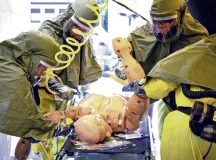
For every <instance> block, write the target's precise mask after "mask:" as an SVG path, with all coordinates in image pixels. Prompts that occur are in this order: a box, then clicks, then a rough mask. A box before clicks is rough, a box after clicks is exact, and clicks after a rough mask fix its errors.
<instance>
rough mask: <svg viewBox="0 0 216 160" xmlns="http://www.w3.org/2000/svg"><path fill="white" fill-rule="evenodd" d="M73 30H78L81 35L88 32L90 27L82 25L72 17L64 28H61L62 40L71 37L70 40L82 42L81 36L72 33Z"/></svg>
mask: <svg viewBox="0 0 216 160" xmlns="http://www.w3.org/2000/svg"><path fill="white" fill-rule="evenodd" d="M74 29H78V30H80V31H81V32H83V33H87V32H89V31H90V27H88V26H85V25H83V24H82V23H80V22H79V21H78V20H77V19H76V18H75V17H72V18H71V19H70V20H68V21H67V23H66V24H65V25H64V28H63V32H64V33H63V34H64V35H63V36H64V38H65V39H66V38H67V37H72V38H74V39H76V40H77V41H78V42H82V41H83V36H81V35H79V34H76V33H74Z"/></svg>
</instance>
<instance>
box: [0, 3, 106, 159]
mask: <svg viewBox="0 0 216 160" xmlns="http://www.w3.org/2000/svg"><path fill="white" fill-rule="evenodd" d="M86 4H87V5H91V6H96V7H97V3H96V2H95V1H94V0H83V1H79V0H77V1H74V3H73V4H71V5H69V7H68V9H67V10H66V11H65V12H64V14H62V15H60V16H59V17H58V18H57V19H56V20H55V21H53V22H52V21H46V22H45V23H47V24H46V25H45V24H43V25H42V26H41V28H40V29H39V30H38V31H28V32H23V33H21V34H19V35H18V36H17V37H15V38H12V39H9V40H5V41H3V42H1V43H0V60H1V64H0V68H1V69H0V85H1V86H2V87H1V88H0V132H2V133H5V134H9V135H13V136H17V137H23V138H22V139H20V141H19V142H18V147H17V148H16V153H20V152H19V151H21V152H22V151H23V153H24V152H26V155H27V154H28V153H27V152H29V150H28V149H27V150H25V147H22V144H27V145H28V144H29V143H30V142H32V141H35V140H36V141H43V140H47V139H50V138H52V137H53V136H57V135H58V132H59V131H61V129H62V128H60V130H59V125H58V123H54V122H51V121H50V120H49V119H47V117H46V116H45V114H46V113H47V112H49V111H53V110H60V111H62V113H64V112H63V111H64V110H65V109H66V106H67V105H66V104H67V102H68V100H71V99H72V98H73V95H74V89H77V88H78V85H84V84H87V83H91V82H94V81H96V80H97V79H98V78H99V77H101V73H102V70H101V68H100V66H99V64H98V63H97V61H96V58H95V56H94V54H93V53H92V52H93V49H92V47H91V43H92V42H91V40H90V39H89V40H87V41H86V43H85V44H84V45H83V46H81V48H80V50H79V52H78V53H76V55H75V58H74V60H73V61H72V62H71V64H70V65H69V66H68V67H67V68H65V69H63V70H61V71H57V72H56V73H55V74H56V76H54V77H50V78H49V79H48V80H47V81H48V87H49V89H50V90H51V91H52V92H55V93H56V94H55V95H53V94H52V93H50V92H49V90H48V89H47V88H46V87H45V85H44V84H43V82H44V79H45V78H44V72H45V71H46V69H47V68H52V67H54V68H55V67H58V66H61V64H59V63H57V62H56V59H55V54H56V53H57V52H58V51H59V50H60V48H59V47H60V45H61V44H66V41H65V38H66V37H67V36H69V37H73V38H74V39H76V40H77V41H78V42H80V43H82V42H83V40H85V39H84V38H83V37H82V36H80V35H79V34H76V33H74V32H73V28H76V29H78V30H80V31H81V32H83V33H87V32H89V31H90V29H92V28H91V27H90V26H89V25H86V24H84V23H83V22H81V21H80V20H79V18H84V19H86V20H95V19H97V18H98V16H99V10H95V11H97V12H98V13H96V12H94V11H92V10H91V9H90V8H88V7H86ZM91 24H92V27H94V26H97V25H98V23H96V22H94V23H91ZM71 47H74V46H71ZM60 58H61V60H65V59H67V57H65V56H64V55H63V56H62V57H60ZM68 127H69V126H68ZM19 144H21V147H19ZM24 154H25V153H24ZM17 156H18V157H17V158H20V157H19V155H17ZM22 158H23V157H22V155H21V158H20V159H22Z"/></svg>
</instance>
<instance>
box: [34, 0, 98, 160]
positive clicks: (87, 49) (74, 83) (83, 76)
mask: <svg viewBox="0 0 216 160" xmlns="http://www.w3.org/2000/svg"><path fill="white" fill-rule="evenodd" d="M86 4H90V5H94V6H95V5H97V4H96V2H95V1H94V0H84V1H78V0H77V1H74V2H73V3H71V4H69V5H68V7H67V9H66V10H65V11H64V12H63V14H60V15H58V16H57V17H55V18H53V19H52V20H46V21H44V22H43V23H42V24H41V26H40V28H39V31H41V32H43V33H46V34H49V35H51V36H52V37H53V38H54V39H55V40H56V41H57V42H58V43H59V44H67V42H66V40H65V39H66V38H67V37H69V36H70V35H68V34H67V32H69V30H71V27H73V25H74V26H75V25H77V23H78V24H79V25H81V27H83V28H84V29H86V26H85V24H84V23H83V22H81V21H79V17H83V18H85V19H88V20H95V19H96V18H97V17H96V15H95V13H94V12H93V11H92V10H90V9H89V8H87V7H85V5H86ZM74 21H76V23H75V24H74ZM97 25H98V22H96V23H93V24H92V26H93V27H94V26H97ZM87 29H88V28H87ZM76 37H78V36H74V38H76ZM81 38H82V37H81ZM80 42H81V41H80ZM92 47H93V45H92V40H91V38H90V37H89V38H88V40H87V42H86V43H85V45H84V46H82V47H81V49H80V52H78V53H77V54H76V56H75V58H74V60H73V61H72V63H71V64H70V66H69V67H68V68H67V70H63V71H61V72H60V73H59V74H58V75H59V77H60V78H61V80H62V82H63V83H64V84H67V85H68V86H70V87H72V88H75V89H77V88H78V85H85V84H88V83H91V82H94V81H96V80H97V79H98V78H99V77H100V76H101V74H102V70H101V68H100V66H99V64H98V63H97V61H96V57H95V56H94V51H93V48H92ZM75 49H76V48H75ZM38 93H39V98H40V106H39V107H40V111H41V112H42V113H44V114H46V113H48V112H52V111H55V105H54V104H53V103H56V100H55V96H53V95H50V94H47V93H46V91H44V90H41V89H39V90H38ZM41 97H42V98H41ZM57 101H59V100H57ZM66 107H67V103H64V107H62V108H59V109H58V110H64V109H65V108H66ZM64 128H65V127H64ZM60 129H61V128H60ZM65 140H66V139H65V138H63V137H59V138H58V137H57V138H53V139H49V140H47V141H42V142H39V143H34V144H32V152H34V153H35V152H36V153H37V152H42V153H43V159H44V160H46V159H54V154H56V152H57V151H58V150H59V149H60V148H61V146H62V145H63V143H64V141H65ZM56 144H58V145H56Z"/></svg>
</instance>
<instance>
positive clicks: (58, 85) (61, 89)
mask: <svg viewBox="0 0 216 160" xmlns="http://www.w3.org/2000/svg"><path fill="white" fill-rule="evenodd" d="M48 86H49V88H50V89H51V90H52V91H53V92H56V93H57V95H58V96H59V97H61V98H62V99H67V100H71V99H72V98H73V96H74V90H73V89H72V88H70V87H68V86H67V85H64V84H63V83H62V82H61V81H60V80H59V78H58V77H53V78H50V79H49V80H48Z"/></svg>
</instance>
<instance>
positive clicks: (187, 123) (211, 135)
mask: <svg viewBox="0 0 216 160" xmlns="http://www.w3.org/2000/svg"><path fill="white" fill-rule="evenodd" d="M121 41H125V40H124V39H121V38H119V39H118V40H117V41H116V42H118V43H119V42H121ZM122 44H123V43H122ZM125 44H126V43H125ZM125 48H128V45H127V44H126V45H124V46H121V47H119V49H118V50H115V52H116V54H117V55H120V54H121V56H120V57H121V58H122V61H123V63H124V62H127V61H128V60H129V59H130V58H129V57H128V54H127V53H125ZM215 61H216V34H214V35H211V36H209V37H206V38H203V39H202V40H200V41H198V42H196V43H194V44H192V45H189V46H187V47H185V48H183V49H181V50H179V51H176V52H175V53H173V54H172V55H169V56H168V57H166V58H164V59H163V60H160V61H159V62H158V63H157V64H156V65H155V66H154V67H153V68H152V69H151V71H150V72H149V74H148V76H147V77H146V79H140V80H136V81H133V82H131V83H130V86H131V87H132V88H133V90H134V93H135V94H137V95H139V96H142V95H145V96H148V97H150V98H151V99H152V100H153V101H155V100H158V99H162V98H163V99H169V101H167V104H168V105H169V106H170V107H171V108H172V109H173V111H172V112H169V113H168V115H167V116H166V118H165V121H164V128H163V132H162V137H161V149H160V153H161V159H162V160H167V159H174V160H202V159H205V160H214V159H215V152H216V81H215V77H216V72H215V69H216V66H215ZM136 65H139V63H133V64H132V63H127V68H126V69H125V70H126V71H125V74H126V76H130V74H131V73H132V72H131V68H134V66H136ZM136 68H137V70H136V73H137V74H139V73H141V72H139V71H138V69H139V67H136ZM132 74H133V73H132Z"/></svg>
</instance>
